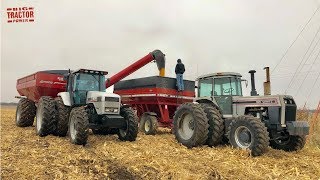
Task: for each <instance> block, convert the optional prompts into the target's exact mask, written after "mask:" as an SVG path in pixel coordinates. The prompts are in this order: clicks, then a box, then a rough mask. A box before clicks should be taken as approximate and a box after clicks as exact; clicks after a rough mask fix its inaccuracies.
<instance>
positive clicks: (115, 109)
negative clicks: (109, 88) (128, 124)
mask: <svg viewBox="0 0 320 180" xmlns="http://www.w3.org/2000/svg"><path fill="white" fill-rule="evenodd" d="M105 111H106V112H111V113H112V112H113V113H117V112H118V111H119V110H118V108H113V107H106V108H105Z"/></svg>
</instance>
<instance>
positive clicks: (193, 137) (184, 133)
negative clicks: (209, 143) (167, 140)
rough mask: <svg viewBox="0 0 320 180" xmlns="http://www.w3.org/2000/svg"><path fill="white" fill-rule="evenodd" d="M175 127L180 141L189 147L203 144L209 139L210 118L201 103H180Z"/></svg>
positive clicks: (175, 117) (176, 113)
mask: <svg viewBox="0 0 320 180" xmlns="http://www.w3.org/2000/svg"><path fill="white" fill-rule="evenodd" d="M173 128H174V134H175V137H176V139H177V140H178V142H180V143H181V144H183V145H184V146H187V147H188V148H192V147H196V146H200V145H203V144H204V143H205V142H206V140H207V139H208V133H209V130H208V129H209V124H208V118H207V116H206V113H205V112H204V111H203V109H202V108H201V106H200V105H199V104H194V103H185V104H182V105H180V106H179V107H178V109H177V110H176V112H175V115H174V117H173Z"/></svg>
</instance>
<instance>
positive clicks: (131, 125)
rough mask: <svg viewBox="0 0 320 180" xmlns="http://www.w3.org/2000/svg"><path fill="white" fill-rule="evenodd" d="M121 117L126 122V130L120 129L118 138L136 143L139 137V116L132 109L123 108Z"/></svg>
mask: <svg viewBox="0 0 320 180" xmlns="http://www.w3.org/2000/svg"><path fill="white" fill-rule="evenodd" d="M120 115H121V116H122V117H124V119H125V121H126V125H127V126H126V128H125V129H119V131H118V136H119V139H120V140H121V141H135V140H136V138H137V135H138V122H137V119H138V118H137V116H136V115H135V113H134V111H133V110H132V109H131V108H130V107H121V109H120Z"/></svg>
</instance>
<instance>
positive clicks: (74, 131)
mask: <svg viewBox="0 0 320 180" xmlns="http://www.w3.org/2000/svg"><path fill="white" fill-rule="evenodd" d="M76 135H77V129H76V122H74V121H71V122H70V136H71V139H72V140H75V139H76Z"/></svg>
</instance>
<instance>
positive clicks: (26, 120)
mask: <svg viewBox="0 0 320 180" xmlns="http://www.w3.org/2000/svg"><path fill="white" fill-rule="evenodd" d="M36 109H37V108H36V106H35V104H34V102H33V101H31V100H29V99H27V98H21V99H20V101H19V103H18V106H17V110H16V125H17V126H19V127H28V126H32V124H33V121H34V117H35V116H36Z"/></svg>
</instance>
